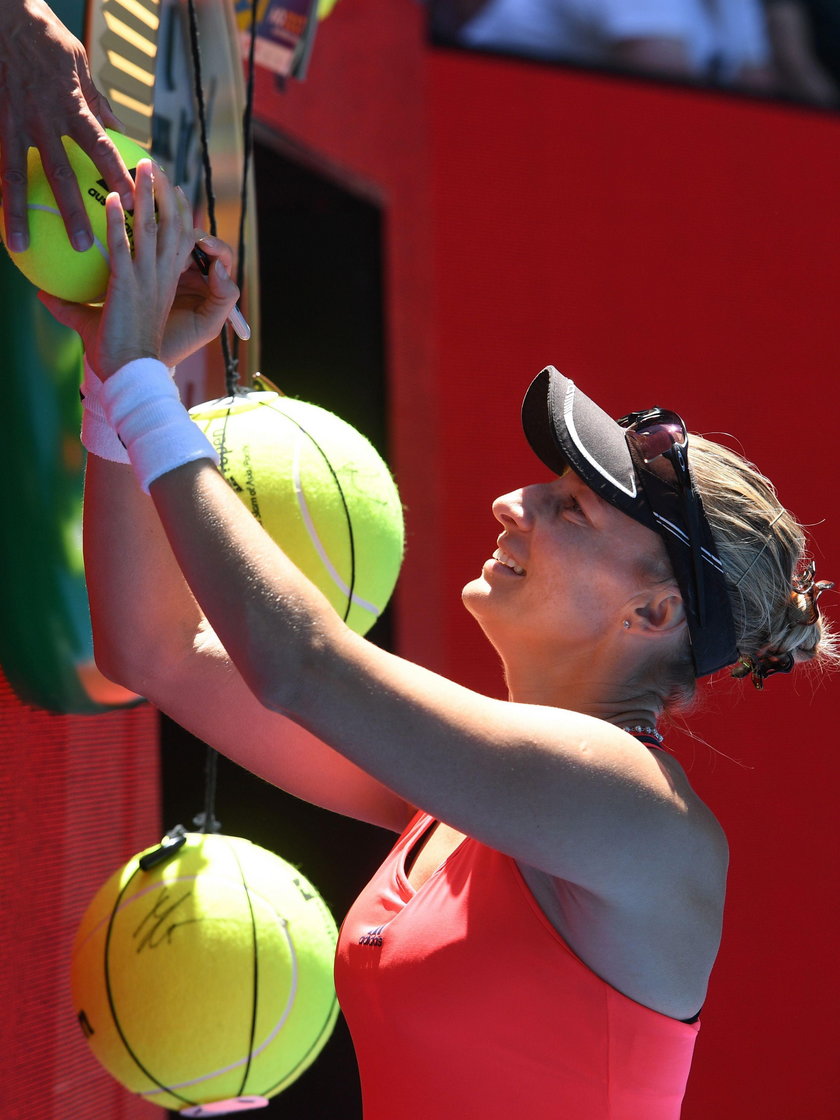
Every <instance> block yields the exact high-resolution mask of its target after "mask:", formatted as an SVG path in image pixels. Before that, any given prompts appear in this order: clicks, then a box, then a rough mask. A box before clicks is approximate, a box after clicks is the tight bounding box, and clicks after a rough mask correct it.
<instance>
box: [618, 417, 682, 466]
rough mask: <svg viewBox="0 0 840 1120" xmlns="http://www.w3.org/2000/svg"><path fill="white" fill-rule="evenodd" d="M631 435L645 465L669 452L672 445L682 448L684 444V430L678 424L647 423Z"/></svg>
mask: <svg viewBox="0 0 840 1120" xmlns="http://www.w3.org/2000/svg"><path fill="white" fill-rule="evenodd" d="M631 434H632V436H633V438H634V439H635V441H636V444H637V446H638V448H639V450H640V451H641V453H642V458H643V459H644V461H645V462H646V463H650V462H652V461H653V460H654V459H658V458H659V456H660V455H664V454H665V452H666V451H670V450H671V448H672V447H673V446H674V444H677V445H679V446H682V445H683V444H685V442H686V437H685V428H684V427H683V426H682V424H680V423H672V422H668V423H665V422H659V423H649V424H645V425H642V426H640V427H639V428H637V429H636V430H635V431H633V432H632V433H631Z"/></svg>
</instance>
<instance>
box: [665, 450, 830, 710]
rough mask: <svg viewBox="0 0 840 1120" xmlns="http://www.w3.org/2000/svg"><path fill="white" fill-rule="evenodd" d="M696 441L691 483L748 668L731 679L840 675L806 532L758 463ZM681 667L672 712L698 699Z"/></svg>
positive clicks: (669, 701)
mask: <svg viewBox="0 0 840 1120" xmlns="http://www.w3.org/2000/svg"><path fill="white" fill-rule="evenodd" d="M689 438H690V443H689V464H690V470H691V476H692V481H693V483H694V485H695V486H696V488H697V491H698V493H699V494H700V496H701V498H702V501H703V508H704V510H705V512H706V517H707V519H708V521H709V525H710V526H711V529H712V535H713V536H714V539H715V544H716V545H717V550H718V554H719V556H720V559H721V561H722V563H723V567H724V570H725V579H726V585H727V589H728V591H729V601H730V604H731V606H732V614H733V618H734V621H735V634H736V645H737V648H738V653H739V655H740V658H741V660H740V661H739V662H738V663H737V664H736V665H735V666H734V668H733V669H732V670H731V672H732V675H733V676H748V675H751V676H752V679H753V683H754V684H755V685H756V687H757V688H761V686H762V682H763V677H764V675H765V670H767V668H768V667H769V668H770V671H773V668H774V667H776V668H778V667H782V668H783V669H787V667H791V668H792V667H793V664H794V663H796V662H806V661H811V662H813V663H814V664H817V665H821V666H823V667H824V668H828V667H836V666H837V665H838V664H840V650H838V643H837V637H836V635H835V634H834V633H833V632H832V631H831V628H830V626H829V624H828V623H827V621H826V620H825V619H824V618H823V617H822V616H821V615H820V613H819V611H818V610H816V609H815V607H816V598H817V596H818V594H819V593H820V591H821V590H824V589H825V587H826V586H827V585H826V584H820V583H819V582H815V581H814V576H813V569H812V568H810V567H809V566H808V554H807V537H806V534H805V530H804V528H803V526H802V525H801V524H800V523H799V521H797V519H796V518H795V517H794V516H793V514H792V513H790V511H789V510H786V509H785V508H784V507H783V506H782V505H781V503H780V502H779V499H778V497H777V495H776V490H775V487H774V486H773V484H772V483H771V482H770V480H769V479H768V478H766V477H765V476H764V475H763V474H762V473H761V472H760V471H759V469H758V468H757V467H756V466H755V465H754V464H753V463H750V462H749V461H748V460H747V459H745V458H743V456H741V455H739V454H738V453H737V452H735V451H733V450H731V449H730V448H728V447H725V446H724V445H722V444H719V443H716V442H713V441H712V440H708V439H704V438H703V437H702V436H696V435H691V436H690V437H689ZM680 665H681V666H682V671H680V670H679V668H678V667H677V666H676V665H674V671H675V676H674V678H673V679H672V680H671V681H670V682H669V684H670V691H669V696H668V699H667V701H666V704H667V706H670V707H673V706H678V705H680V704H684V703H685V702H686V701H687V700H688V699H689V698H690V696H691V695H692V694H693V691H694V689H693V682H692V685H691V687H689V682H688V680H687V676H686V674H685V666H686V662H685V659H684V658H683V659H681V661H680Z"/></svg>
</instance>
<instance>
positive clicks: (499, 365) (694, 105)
mask: <svg viewBox="0 0 840 1120" xmlns="http://www.w3.org/2000/svg"><path fill="white" fill-rule="evenodd" d="M257 109H258V115H259V117H260V119H261V122H262V123H263V124H265V125H268V126H270V127H271V128H272V129H273V130H275V132H276V133H277V134H278V135H279V136H282V137H283V138H284V139H285V140H286V141H287V142H288V144H289V145H290V146H291V147H297V148H299V149H300V150H301V151H303V152H305V153H307V156H308V157H315V158H317V160H318V161H319V162H321V163H322V164H324V165H325V166H327V167H329V168H331V169H332V170H333V171H334V173H335V174H337V175H338V176H339V177H344V178H345V179H346V180H347V181H351V182H352V181H355V182H357V183H358V184H361V186H362V189H364V190H365V191H366V192H367V193H372V194H374V195H376V196H377V197H378V198H379V199H380V200H381V202H382V205H383V207H384V211H385V215H386V230H387V245H386V261H385V275H386V279H387V301H388V307H387V312H388V314H387V322H388V331H389V338H388V346H389V367H390V368H389V372H390V392H391V431H392V438H393V453H392V460H393V462H394V465H395V467H396V470H397V474H398V480H399V482H400V486H401V490H402V493H403V496H404V498H405V500H406V504H407V516H408V527H409V551H408V556H407V561H406V565H405V569H404V574H403V578H402V581H401V587H400V591H399V594H398V632H399V641H400V648H401V650H402V652H404V653H405V654H406V655H407V656H410V657H412V658H415V659H416V660H419V661H421V662H423V663H425V664H427V665H430V666H431V667H433V668H436V669H438V670H440V671H443V672H445V673H448V674H449V675H451V676H454V677H456V678H457V679H459V680H461V681H463V682H464V683H466V684H469V685H471V686H473V687H476V688H480V689H484V690H487V691H490V692H494V693H499V691H500V686H501V681H500V679H499V674H498V671H497V667H496V664H495V659H494V657H493V655H492V653H491V652H489V651H488V650H487V648H486V646H485V645H484V643H483V640H482V639H481V638H480V636H479V634H478V632H477V629H476V628H475V627H474V624H473V623H472V622H471V621H470V620H469V619H468V618H467V617H466V616H465V614H464V613H463V611H462V610H461V608H460V604H459V591H460V587H461V585H462V584H463V582H465V580H466V579H468V578H470V577H471V576H472V575H473V574H474V573H475V572H477V571H478V569H479V567H480V565H481V563H482V562H483V560H484V559H485V558H486V556H487V555H488V554H489V552H490V551H491V550H492V548H493V547H494V542H495V536H496V528H495V525H494V522H493V520H492V517H491V515H490V511H489V503H490V501H491V499H492V498H493V497H494V496H495V495H496V494H498V493H501V492H503V491H505V490H507V489H510V488H512V487H514V486H517V485H519V484H521V483H522V482H527V481H530V480H532V479H533V478H535V477H537V476H538V475H539V473H540V472H539V470H538V468H536V467H535V464H534V461H533V458H532V457H531V455H530V453H529V452H527V450H526V448H525V446H524V443H523V440H522V438H521V436H520V434H519V429H518V420H517V413H518V406H519V403H520V401H521V398H522V394H523V392H524V390H525V388H526V386H527V384H528V381H529V380H530V378H531V377H532V376H533V375H534V374H535V373H536V372H537V371H538V370H539V369H540V368H541V366H542V365H543V364H545V363H546V362H553V363H554V364H556V365H558V366H559V367H560V368H561V369H563V370H564V371H565V372H567V373H569V374H570V375H571V376H573V377H574V378H575V379H576V380H577V381H578V382H579V383H580V384H581V385H582V387H583V388H584V389H586V390H588V391H590V392H592V393H593V394H594V395H595V396H596V398H597V399H598V400H599V401H600V402H601V403H603V404H604V405H605V406H606V407H607V408H608V409H611V410H612V411H614V412H615V413H616V414H619V413H621V412H624V411H627V410H629V409H632V408H639V407H644V406H646V405H649V404H662V405H665V406H669V407H674V408H676V409H678V410H679V411H680V412H681V413H682V414H683V415H684V416H685V417H686V419H687V421H688V423H689V426H690V427H692V428H693V429H695V430H698V431H702V432H705V433H708V434H713V433H715V432H721V431H732V432H734V433H735V434H736V435H737V437H738V439H739V440H740V441H741V444H742V445H743V448H744V449H745V451H746V453H747V454H748V455H749V456H750V457H751V458H753V459H755V460H756V461H757V462H758V463H759V464H760V465H761V466H762V467H763V469H765V470H766V471H767V472H768V473H769V474H770V475H771V476H772V477H774V478H776V479H777V481H778V483H779V488H780V496H781V498H782V500H783V501H784V502H785V503H786V504H788V505H789V506H791V507H792V508H793V509H794V510H795V511H796V512H797V514H798V515H799V516H800V517H801V518H802V519H803V520H804V521H805V522H810V523H817V522H821V521H823V519H825V523H824V524H820V525H819V529H818V532H817V537H818V552H817V559H818V563H819V570H820V575H822V576H831V575H832V574H833V575H835V576H836V577H838V579H840V526H839V525H838V518H837V499H836V496H835V495H834V494H833V493H832V492H831V490H830V489H829V480H830V478H831V477H832V475H831V474H830V473H829V471H830V468H829V450H830V447H831V443H832V437H831V435H830V432H826V431H825V430H824V429H826V428H827V427H828V425H826V424H822V425H820V423H819V419H818V418H819V417H820V414H821V413H825V414H827V415H830V410H831V409H832V406H833V404H834V400H835V391H834V379H833V377H832V376H830V373H831V374H833V370H831V369H830V364H829V363H831V362H833V361H834V357H835V355H836V353H837V351H838V337H837V335H838V325H837V324H838V315H837V305H838V294H839V293H838V288H840V283H838V279H837V270H836V265H835V260H834V257H835V246H836V234H837V228H836V226H837V222H836V217H835V215H836V199H837V191H838V186H839V185H840V143H839V141H840V121H838V118H836V117H831V116H822V115H819V114H817V113H812V112H804V111H800V110H795V109H791V108H786V107H781V106H775V105H770V104H764V103H752V102H748V101H743V100H734V99H730V98H725V97H720V96H716V95H712V94H707V93H702V92H697V91H690V90H683V89H679V88H675V87H670V86H667V85H657V84H653V83H645V82H642V81H630V80H617V79H612V78H608V77H603V76H596V75H587V74H584V73H577V72H572V71H563V70H553V69H549V68H543V67H535V66H527V65H524V64H518V63H515V62H509V61H508V62H504V61H501V60H494V59H489V58H477V57H467V56H464V55H459V54H456V53H450V52H442V51H431V50H429V49H427V48H425V46H424V44H423V39H422V9H421V7H420V5H413V4H393V3H385V2H384V0H346V2H345V3H344V4H339V5H338V7H337V8H336V10H335V12H334V14H333V15H332V16H331V17H330V18H329V19H328V20H327V21H326V22H325V23H324V24H323V25H322V28H321V30H320V31H319V40H318V42H317V44H316V51H315V57H314V61H313V65H312V69H311V76H310V78H309V80H308V81H307V82H306V83H303V84H300V85H292V86H291V87H290V88H289V89H288V91H287V92H286V93H280V92H279V91H278V90H277V89H276V88H275V86H274V83H273V80H272V79H271V78H270V77H269V76H268V75H266V74H264V73H261V75H260V80H259V83H258V94H257ZM585 593H586V589H585V587H582V588H581V594H585ZM835 614H836V610H835ZM836 695H837V685H836V682H833V683H829V682H819V681H817V682H814V681H812V680H810V679H806V678H803V679H790V678H775V679H773V680H771V681H770V682H769V683H768V686H767V689H766V691H765V692H764V693H763V694H757V693H754V692H753V691H752V689H751V687H748V686H744V685H743V684H742V685H739V686H738V687H736V686H735V683H734V682H728V681H725V680H724V681H721V682H715V683H714V684H713V685H712V686H711V687H709V688H708V689H706V691H705V696H704V701H703V707H702V709H701V710H700V711H699V712H698V713H697V714H696V715H695V716H693V717H692V719H691V721H690V727H691V731H690V733H688V732H685V731H680V730H678V731H675V732H673V733H672V735H671V736H670V739H671V744H672V746H673V747H674V748H675V749H676V750H677V751H678V753H679V754H680V756H681V758H682V760H683V762H684V764H685V765H686V767H687V768H688V770H689V772H690V775H691V777H692V779H693V781H694V783H695V784H696V786H697V787H698V789H699V790H700V791H701V793H702V794H703V796H704V797H705V798H706V799H707V800H708V802H709V803H710V804H711V806H712V807H713V808H714V810H715V811H716V812H717V814H718V815H719V817H720V818H721V820H722V821H723V823H724V825H725V827H726V829H727V832H728V834H729V836H730V841H731V845H732V851H733V859H732V872H731V880H730V882H731V887H730V902H729V907H728V913H727V922H726V929H725V937H724V944H723V949H722V951H721V956H720V960H719V964H718V966H717V969H716V972H715V975H714V977H713V982H712V986H711V990H710V993H709V999H708V1004H707V1008H706V1011H705V1014H704V1026H703V1030H702V1032H701V1036H700V1041H699V1044H698V1052H697V1058H696V1062H695V1068H694V1071H693V1074H692V1079H691V1083H690V1086H689V1092H688V1097H687V1101H686V1106H685V1111H684V1116H685V1117H686V1120H701V1118H702V1120H707V1118H708V1116H709V1115H711V1114H714V1115H715V1116H717V1117H719V1118H721V1120H742V1118H744V1117H748V1116H749V1117H752V1116H756V1117H758V1116H760V1117H762V1120H790V1117H792V1116H796V1117H799V1116H802V1117H806V1116H807V1117H808V1118H809V1120H821V1118H825V1120H827V1118H828V1117H829V1116H833V1115H835V1114H836V1113H835V1112H834V1111H833V1110H834V1108H835V1107H836V1104H835V1102H836V1096H837V1084H836V1079H835V1077H834V1074H833V1070H834V1066H835V1059H834V1051H835V1046H834V1042H833V1034H834V1032H833V1029H832V1027H833V1013H834V1006H835V1004H836V1000H837V994H838V993H837V989H836V968H835V966H834V949H833V946H834V944H835V943H836V938H837V919H836V915H835V909H836V908H835V906H834V905H832V902H831V901H830V900H831V896H832V894H833V892H832V890H831V885H832V884H833V882H834V873H833V865H832V860H831V856H830V853H831V851H832V844H831V841H832V836H831V833H832V829H833V818H834V809H833V791H834V789H835V788H836V785H837V776H838V775H837V771H838V763H837V755H836V751H835V740H836V735H835V734H832V731H831V727H830V715H831V713H832V701H833V700H834V699H835V698H836Z"/></svg>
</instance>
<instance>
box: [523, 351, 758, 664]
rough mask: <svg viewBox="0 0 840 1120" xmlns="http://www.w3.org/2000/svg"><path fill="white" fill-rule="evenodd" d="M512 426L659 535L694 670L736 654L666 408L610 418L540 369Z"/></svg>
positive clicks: (684, 436) (676, 420)
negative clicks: (678, 598) (683, 614)
mask: <svg viewBox="0 0 840 1120" xmlns="http://www.w3.org/2000/svg"><path fill="white" fill-rule="evenodd" d="M522 423H523V428H524V430H525V435H526V437H527V439H528V442H529V443H530V445H531V447H532V448H533V450H534V451H535V452H536V454H537V455H538V456H539V458H540V459H541V460H542V461H543V462H544V463H545V465H546V466H547V467H549V468H550V469H551V470H553V471H554V472H555V473H557V474H560V473H562V471H563V470H565V468H566V467H567V466H569V467H571V468H572V470H574V471H575V473H576V474H577V475H579V476H580V478H582V479H583V481H584V482H585V483H586V485H587V486H589V487H590V489H592V490H594V491H595V492H596V493H597V494H599V495H600V496H601V497H602V498H604V499H605V500H606V501H608V502H610V503H611V504H612V505H614V506H616V507H617V508H618V509H620V510H621V511H622V512H623V513H626V514H628V515H629V516H630V517H632V518H634V520H636V521H639V522H641V523H642V524H643V525H646V526H648V528H650V529H653V530H654V531H655V532H657V533H658V534H659V535H660V537H661V538H662V540H663V542H664V544H665V548H666V550H667V552H668V557H669V559H670V561H671V566H672V568H673V570H674V576H675V578H676V581H677V585H678V586H679V589H680V593H681V594H682V597H683V602H684V604H685V611H686V620H687V624H688V632H689V638H690V640H691V652H692V657H693V660H694V669H695V674H696V675H697V676H698V677H703V676H706V675H708V674H709V673H714V672H716V671H717V670H718V669H722V668H723V667H724V666H726V665H731V664H732V663H733V662H734V661H737V659H738V651H737V649H736V646H735V624H734V621H733V618H732V610H731V607H730V604H729V593H728V591H727V589H726V583H725V580H724V574H723V565H722V564H721V561H720V558H719V556H718V553H717V549H716V547H715V543H714V539H713V537H712V531H711V529H710V527H709V523H708V521H707V519H706V515H705V512H704V510H703V503H702V501H701V499H700V495H699V494H698V493H697V491H696V490H695V488H694V486H693V484H692V479H691V473H690V471H689V467H688V446H689V436H688V433H687V431H686V428H685V424H684V423H683V421H682V420H681V419H680V417H679V416H678V415H677V413H675V412H669V411H668V410H666V409H662V408H650V409H645V410H643V411H641V412H632V413H630V414H629V415H628V416H623V417H622V418H621V419H620V420H617V421H616V420H613V419H612V418H611V417H610V416H608V415H607V413H605V412H604V411H603V410H602V409H601V408H599V407H598V405H596V404H595V403H594V402H593V401H591V400H590V399H589V398H588V397H587V396H585V395H584V394H583V393H581V392H580V390H579V389H578V388H577V386H576V385H575V384H574V382H572V381H571V380H569V378H567V377H564V376H563V374H561V373H559V372H558V371H557V370H556V369H555V368H554V367H553V366H547V367H546V368H545V369H544V370H543V371H542V372H541V373H540V374H538V376H537V377H536V378H535V379H534V381H533V382H532V383H531V386H530V388H529V389H528V392H527V393H526V395H525V400H524V402H523V405H522Z"/></svg>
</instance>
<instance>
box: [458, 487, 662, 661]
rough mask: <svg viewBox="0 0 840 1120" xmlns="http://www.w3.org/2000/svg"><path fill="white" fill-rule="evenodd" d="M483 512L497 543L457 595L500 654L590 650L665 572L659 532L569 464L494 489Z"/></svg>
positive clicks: (612, 631)
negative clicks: (495, 528)
mask: <svg viewBox="0 0 840 1120" xmlns="http://www.w3.org/2000/svg"><path fill="white" fill-rule="evenodd" d="M493 513H494V515H495V517H496V519H497V521H499V523H500V524H501V526H502V532H501V533H500V534H499V537H498V540H497V544H498V547H497V549H496V551H495V552H494V553H493V557H492V558H491V559H489V560H487V561H486V562H485V564H484V566H483V568H482V573H481V576H480V577H479V578H478V579H475V580H473V581H472V582H471V583H469V584H467V586H466V587H465V588H464V592H463V599H464V603H465V605H466V607H467V609H468V610H469V611H470V612H471V613H472V614H473V615H474V617H475V618H476V620H477V621H478V622H479V624H480V625H481V627H482V629H483V630H484V631H485V633H486V634H487V637H488V638H489V639H490V641H491V642H492V643H493V645H494V646H496V648H497V649H498V650H499V653H500V654H501V655H502V656H503V658H505V659H506V658H507V657H508V655H510V654H512V653H515V651H516V649H517V648H519V647H523V648H528V649H530V650H532V651H536V652H540V651H541V652H543V653H545V655H546V656H548V657H550V658H552V659H554V658H557V657H558V656H562V655H564V654H568V653H569V652H570V651H575V650H578V651H579V652H580V653H581V654H586V653H587V652H591V651H592V650H593V649H594V648H595V647H597V644H598V643H599V642H600V641H602V640H603V638H604V636H605V635H614V634H615V632H616V631H620V630H621V628H622V626H623V621H624V619H625V618H630V619H631V622H632V614H633V612H634V611H635V608H636V606H637V605H638V597H639V595H640V592H642V591H643V590H644V589H645V587H646V586H650V584H651V583H652V582H655V581H656V578H657V577H658V579H659V580H661V579H664V578H667V574H668V573H669V571H670V568H669V565H668V560H667V556H666V553H665V548H664V545H663V544H662V541H661V540H660V538H659V536H658V535H657V534H656V533H655V532H653V530H651V529H648V528H646V527H645V526H644V525H640V524H639V523H638V522H636V521H634V520H633V519H632V518H630V517H628V516H627V515H626V514H624V513H622V512H621V511H620V510H617V509H616V508H615V507H614V506H611V505H610V504H609V503H608V502H606V501H604V500H603V499H602V498H599V497H598V496H597V495H596V494H595V493H594V491H592V490H590V489H589V488H588V487H587V486H586V485H585V484H584V483H583V482H582V481H581V480H580V479H579V478H578V477H577V475H575V474H574V473H573V472H571V471H567V473H566V474H565V475H563V476H562V477H560V478H555V479H553V480H552V481H550V482H545V483H537V484H535V485H532V486H526V487H524V488H523V489H521V490H514V491H513V492H512V493H510V494H505V495H503V496H502V497H501V498H497V499H496V501H495V502H494V503H493ZM634 600H635V602H634Z"/></svg>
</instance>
